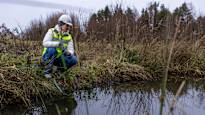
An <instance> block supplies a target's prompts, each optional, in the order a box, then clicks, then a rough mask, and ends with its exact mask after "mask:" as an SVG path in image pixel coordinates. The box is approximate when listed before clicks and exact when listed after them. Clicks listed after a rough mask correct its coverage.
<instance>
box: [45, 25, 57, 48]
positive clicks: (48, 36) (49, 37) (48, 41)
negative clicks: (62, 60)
mask: <svg viewBox="0 0 205 115" xmlns="http://www.w3.org/2000/svg"><path fill="white" fill-rule="evenodd" d="M52 39H53V38H52V30H51V29H49V30H48V32H47V33H46V35H45V37H44V39H43V46H44V47H58V46H59V44H60V42H59V41H52Z"/></svg>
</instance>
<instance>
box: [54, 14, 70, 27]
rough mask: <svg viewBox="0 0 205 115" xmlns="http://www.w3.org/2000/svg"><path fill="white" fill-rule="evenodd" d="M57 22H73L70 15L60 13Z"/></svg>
mask: <svg viewBox="0 0 205 115" xmlns="http://www.w3.org/2000/svg"><path fill="white" fill-rule="evenodd" d="M58 22H63V23H66V24H68V25H69V26H73V24H72V23H71V18H70V16H68V15H65V14H64V15H61V16H60V17H59V18H58Z"/></svg>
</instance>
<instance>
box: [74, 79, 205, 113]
mask: <svg viewBox="0 0 205 115" xmlns="http://www.w3.org/2000/svg"><path fill="white" fill-rule="evenodd" d="M180 84H181V82H169V83H168V90H167V93H166V94H167V98H166V101H165V104H164V114H167V113H168V112H169V107H170V106H169V104H170V103H171V101H172V99H173V97H174V95H175V94H176V92H177V89H178V88H179V86H180ZM159 87H160V83H159V82H155V83H150V82H149V83H134V84H123V85H119V86H115V87H110V88H109V89H99V88H96V89H94V90H92V91H88V92H87V91H81V92H76V100H77V102H78V106H77V108H76V109H75V114H76V115H82V114H83V115H86V114H87V115H96V114H97V115H142V114H150V115H158V114H159V106H160V101H159V96H160V88H159ZM204 96H205V90H204V83H203V82H202V83H199V82H197V83H195V82H194V83H192V81H190V82H189V81H188V82H187V84H186V85H185V86H184V88H183V91H182V92H181V94H180V96H179V99H178V101H177V105H176V108H175V109H174V110H173V114H174V115H190V114H196V115H204V114H205V100H204Z"/></svg>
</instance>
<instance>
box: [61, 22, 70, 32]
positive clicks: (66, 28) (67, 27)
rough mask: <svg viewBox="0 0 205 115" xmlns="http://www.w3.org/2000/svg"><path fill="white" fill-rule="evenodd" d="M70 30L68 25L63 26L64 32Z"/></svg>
mask: <svg viewBox="0 0 205 115" xmlns="http://www.w3.org/2000/svg"><path fill="white" fill-rule="evenodd" d="M68 30H70V26H69V25H68V24H64V25H62V26H61V31H62V32H67V31H68Z"/></svg>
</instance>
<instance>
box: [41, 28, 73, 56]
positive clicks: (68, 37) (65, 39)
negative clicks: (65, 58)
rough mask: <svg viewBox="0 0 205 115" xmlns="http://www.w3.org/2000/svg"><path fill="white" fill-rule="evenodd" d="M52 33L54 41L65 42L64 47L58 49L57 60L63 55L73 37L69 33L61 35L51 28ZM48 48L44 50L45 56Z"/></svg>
mask: <svg viewBox="0 0 205 115" xmlns="http://www.w3.org/2000/svg"><path fill="white" fill-rule="evenodd" d="M51 31H52V41H59V42H60V41H63V47H56V51H57V58H58V57H60V56H61V55H62V54H63V50H66V49H67V47H68V42H69V41H71V40H72V36H71V35H70V34H69V33H63V34H61V33H59V32H58V31H57V30H56V29H55V28H51ZM46 50H47V48H46V47H45V48H44V49H43V54H42V55H44V54H45V52H46Z"/></svg>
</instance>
